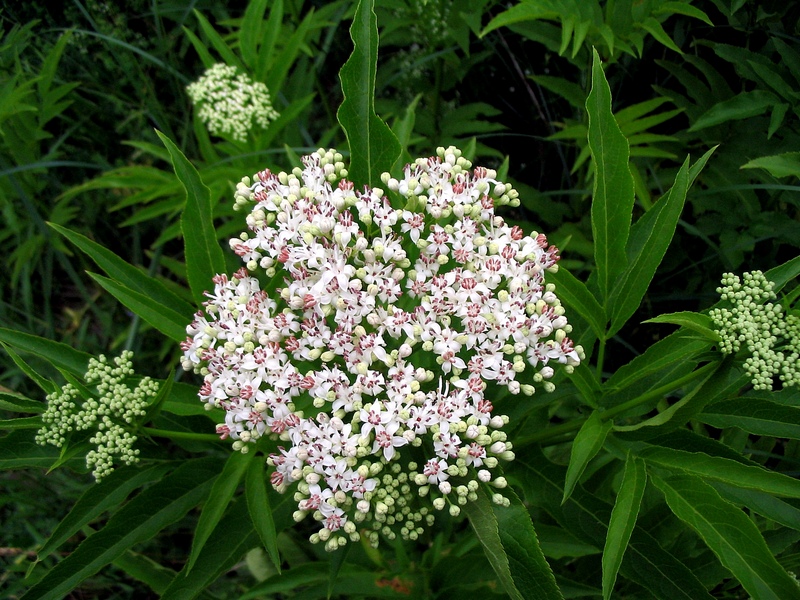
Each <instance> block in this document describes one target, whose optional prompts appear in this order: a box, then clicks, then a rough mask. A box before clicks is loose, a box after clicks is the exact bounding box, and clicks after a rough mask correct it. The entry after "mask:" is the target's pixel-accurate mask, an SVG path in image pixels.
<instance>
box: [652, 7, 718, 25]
mask: <svg viewBox="0 0 800 600" xmlns="http://www.w3.org/2000/svg"><path fill="white" fill-rule="evenodd" d="M653 14H656V15H663V14H667V15H686V16H687V17H694V18H695V19H700V20H701V21H704V22H706V23H708V24H709V25H711V26H713V25H714V24H713V23H712V22H711V19H709V18H708V15H707V14H706V13H704V12H703V11H702V10H700V9H699V8H697V7H695V6H692V5H691V4H688V3H687V2H659V3H658V5H656V8H655V9H654V10H653Z"/></svg>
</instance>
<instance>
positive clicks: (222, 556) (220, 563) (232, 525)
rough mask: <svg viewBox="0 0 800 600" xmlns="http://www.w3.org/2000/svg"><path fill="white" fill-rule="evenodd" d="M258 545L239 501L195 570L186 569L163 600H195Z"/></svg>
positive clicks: (217, 527)
mask: <svg viewBox="0 0 800 600" xmlns="http://www.w3.org/2000/svg"><path fill="white" fill-rule="evenodd" d="M257 543H258V537H257V536H256V534H255V531H253V525H252V523H250V519H248V518H247V510H246V508H245V506H244V498H243V497H240V498H239V499H238V500H237V501H236V502H234V503H233V504H232V505H231V507H230V509H229V510H228V511H227V513H226V514H225V517H224V518H223V519H222V520H220V521H219V524H218V525H217V526H216V527H215V528H214V531H213V533H212V534H211V536H210V537H209V539H208V543H207V544H206V545H205V547H204V548H203V551H202V552H201V553H200V555H199V556H198V557H197V559H196V563H195V565H194V568H193V569H192V570H191V571H189V569H188V565H187V566H186V567H184V569H183V570H182V571H181V572H180V573H178V575H177V576H176V577H175V578H174V579H173V580H172V583H171V584H170V585H169V587H168V588H167V589H166V590H164V593H163V594H162V596H161V599H162V600H189V599H190V598H195V597H196V596H198V595H199V594H200V593H201V592H202V591H203V590H205V589H207V588H208V586H209V585H211V584H212V583H213V582H214V581H216V580H217V578H219V577H220V576H221V575H222V574H224V573H225V572H227V571H228V570H230V568H231V567H232V566H233V565H235V564H236V563H237V562H239V561H240V560H241V559H242V557H243V556H244V555H245V553H246V552H247V551H248V550H250V549H251V548H253V547H254V546H255V545H256V544H257Z"/></svg>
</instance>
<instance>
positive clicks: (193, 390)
mask: <svg viewBox="0 0 800 600" xmlns="http://www.w3.org/2000/svg"><path fill="white" fill-rule="evenodd" d="M161 409H162V410H163V411H165V412H169V413H172V414H174V415H181V416H188V415H206V416H209V415H210V414H211V411H208V410H206V408H205V403H204V402H202V401H201V400H200V398H198V397H197V386H195V385H189V384H188V383H173V384H172V389H171V390H170V393H169V395H168V396H167V398H166V399H165V400H164V404H162V406H161Z"/></svg>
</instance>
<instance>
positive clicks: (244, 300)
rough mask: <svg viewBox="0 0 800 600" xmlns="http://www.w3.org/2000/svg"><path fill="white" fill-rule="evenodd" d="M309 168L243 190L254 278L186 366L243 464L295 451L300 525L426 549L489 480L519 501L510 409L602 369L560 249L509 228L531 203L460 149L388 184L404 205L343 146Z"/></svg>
mask: <svg viewBox="0 0 800 600" xmlns="http://www.w3.org/2000/svg"><path fill="white" fill-rule="evenodd" d="M303 165H304V168H302V169H300V168H297V169H294V171H292V172H291V173H284V172H281V173H277V174H275V173H271V172H270V171H268V170H267V171H262V172H260V173H257V174H256V175H254V176H253V178H252V179H250V178H244V179H243V180H242V182H241V183H239V185H238V187H237V190H236V194H235V203H236V207H237V208H247V209H249V210H250V213H249V215H248V216H247V225H248V228H249V232H245V233H243V234H242V235H241V236H240V237H239V238H236V239H232V240H231V243H230V245H231V248H232V249H233V250H234V252H235V253H236V254H237V255H239V256H240V257H241V258H242V261H243V262H244V264H245V266H244V267H243V268H242V269H240V270H239V271H237V272H236V273H235V274H234V275H233V276H232V277H230V278H229V277H227V276H225V275H217V276H216V277H215V279H214V284H215V287H214V291H213V292H212V293H208V294H207V295H208V301H206V302H205V303H204V306H205V313H203V312H198V313H197V315H196V318H195V320H194V321H193V322H192V323H191V324H190V325H189V326H188V327H187V332H188V337H187V339H186V340H185V342H184V343H183V346H182V348H183V351H184V358H183V367H184V369H186V370H194V371H195V372H198V373H200V374H202V375H203V377H204V382H203V385H202V387H201V389H200V394H199V395H200V398H201V399H202V400H203V401H204V402H206V403H207V406H208V407H209V408H212V407H221V408H223V409H224V410H225V412H226V416H225V422H224V423H223V424H220V425H219V426H218V427H217V431H218V433H219V434H220V435H221V436H222V437H223V438H225V437H230V438H231V439H233V440H234V442H233V447H234V449H236V450H240V451H242V452H246V451H248V449H249V446H250V445H252V444H254V443H255V442H256V441H257V440H258V439H259V438H261V437H262V436H277V437H279V438H280V440H281V443H282V445H281V446H279V451H278V452H277V453H275V454H273V455H272V456H270V458H269V464H270V465H271V466H273V467H274V469H273V470H272V472H271V482H272V484H273V486H274V487H275V488H276V489H277V490H278V491H281V492H283V491H286V490H287V489H288V488H289V487H290V486H293V485H294V486H296V487H295V489H296V492H295V499H296V501H297V511H296V512H295V518H296V519H297V520H300V519H302V518H304V517H305V516H306V515H311V516H312V517H313V518H314V519H315V520H317V521H319V522H320V524H321V529H320V530H319V532H318V533H314V534H313V535H312V536H311V541H312V542H318V541H322V542H325V545H326V548H327V549H328V550H335V549H336V548H338V547H339V546H341V545H343V544H345V543H346V542H347V540H348V539H350V540H358V539H359V538H360V536H363V535H366V536H367V537H368V540H369V542H370V543H372V544H373V545H377V543H378V539H379V535H384V536H386V537H387V538H389V539H393V538H394V537H395V536H396V535H398V534H399V535H401V536H402V537H403V538H406V539H416V538H417V537H418V536H419V535H421V534H422V533H423V532H424V530H425V527H426V526H430V525H431V524H432V523H433V519H434V516H433V515H434V511H435V510H442V509H445V508H447V509H448V510H449V512H450V514H452V515H457V514H458V513H459V512H460V506H461V505H464V504H466V503H467V502H468V501H470V500H474V499H475V498H476V497H477V496H476V493H477V491H478V488H479V487H480V486H481V485H490V486H493V492H492V499H493V500H494V502H496V503H499V504H503V503H507V502H508V501H507V500H506V499H505V498H504V497H503V496H502V493H501V492H499V491H498V490H501V489H502V488H503V487H505V485H506V481H505V479H504V478H503V477H501V476H498V474H497V473H496V472H495V469H496V467H497V465H498V464H499V462H500V461H501V460H506V461H507V460H511V459H513V457H514V453H513V451H512V444H511V442H509V441H508V439H507V436H506V433H505V432H503V431H502V428H503V426H504V425H506V424H507V422H508V418H507V417H505V416H502V415H498V414H495V413H494V407H493V399H494V398H496V397H497V396H498V394H499V393H500V392H501V391H502V389H503V388H505V389H506V390H507V391H508V392H510V393H511V394H521V395H522V396H523V397H524V396H530V395H531V394H533V393H534V391H535V389H536V387H541V388H543V389H544V390H547V391H550V390H552V389H553V387H554V386H553V384H552V382H551V381H549V380H550V378H551V377H552V376H553V373H554V369H553V367H554V366H555V365H558V364H561V365H563V368H564V369H565V370H566V371H568V372H569V371H571V370H572V368H573V367H574V366H575V365H577V364H579V362H580V360H581V358H582V356H583V350H582V349H581V348H580V347H579V346H574V345H573V343H572V341H571V340H570V338H569V337H568V333H569V332H570V330H571V327H570V325H569V324H568V323H567V319H566V317H565V316H564V308H563V307H562V306H561V304H560V302H559V299H558V297H557V296H556V294H555V288H554V286H553V285H552V284H548V283H547V282H546V281H545V274H546V273H547V272H548V271H554V270H556V268H557V261H558V258H559V257H558V251H557V249H556V248H555V247H554V246H550V245H548V243H547V239H546V238H545V236H544V235H543V234H538V233H533V234H531V235H525V233H524V232H523V231H522V229H520V228H519V227H516V226H514V227H511V226H509V225H508V224H507V223H506V222H505V221H504V220H503V218H502V217H500V216H498V215H497V214H496V213H495V208H496V207H498V206H502V205H507V204H510V205H512V206H515V205H518V203H519V201H518V199H517V193H516V191H515V190H513V189H512V188H511V187H510V186H509V185H507V184H504V183H502V182H500V181H498V180H497V178H496V177H497V176H496V173H495V172H494V171H492V170H491V169H486V168H483V167H477V168H475V169H474V170H472V169H471V164H470V162H469V161H467V160H466V159H464V158H462V157H461V153H460V151H458V150H457V149H455V148H447V149H444V148H440V149H439V150H438V151H437V156H435V157H431V158H421V159H417V160H416V161H415V162H414V163H413V164H410V165H408V166H406V168H405V172H404V175H403V177H402V179H399V180H398V179H394V178H391V177H390V176H389V175H388V174H385V175H384V177H383V181H384V183H385V185H386V188H387V190H388V195H387V193H386V192H384V190H381V189H378V188H374V189H368V188H365V189H362V190H358V189H355V186H354V185H353V183H351V182H350V181H348V180H347V179H346V177H347V171H346V170H345V167H344V164H343V163H342V157H341V155H339V154H336V153H334V152H333V151H325V150H318V151H317V152H316V153H315V154H312V155H310V156H305V157H303ZM260 276H263V277H262V278H260ZM262 279H263V280H264V281H270V280H271V281H272V282H273V285H275V282H278V285H279V286H281V287H278V288H277V289H275V290H274V292H268V291H266V289H263V288H262V283H261V281H262ZM521 401H522V400H521Z"/></svg>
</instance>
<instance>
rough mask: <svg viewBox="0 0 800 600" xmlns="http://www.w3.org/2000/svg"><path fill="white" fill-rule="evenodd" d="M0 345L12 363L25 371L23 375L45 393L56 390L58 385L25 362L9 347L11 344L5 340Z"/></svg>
mask: <svg viewBox="0 0 800 600" xmlns="http://www.w3.org/2000/svg"><path fill="white" fill-rule="evenodd" d="M0 345H2V346H3V350H5V351H6V354H8V355H9V356H10V357H11V360H12V361H14V364H15V365H17V367H19V370H20V371H22V372H23V373H25V376H26V377H28V379H30V380H31V381H33V382H34V383H35V384H36V385H37V386H39V389H41V390H42V391H43V392H44V393H45V394H52V393H54V392H57V391H58V386H57V385H56V384H55V382H53V381H50V380H49V379H47V378H46V377H44V376H43V375H40V374H39V372H38V371H36V370H35V369H34V368H33V367H31V366H30V365H29V364H28V363H27V362H25V361H24V360H23V359H22V357H21V356H20V355H19V354H17V353H16V352H15V351H14V350H13V349H12V348H11V346H9V345H8V344H6V343H5V342H0Z"/></svg>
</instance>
